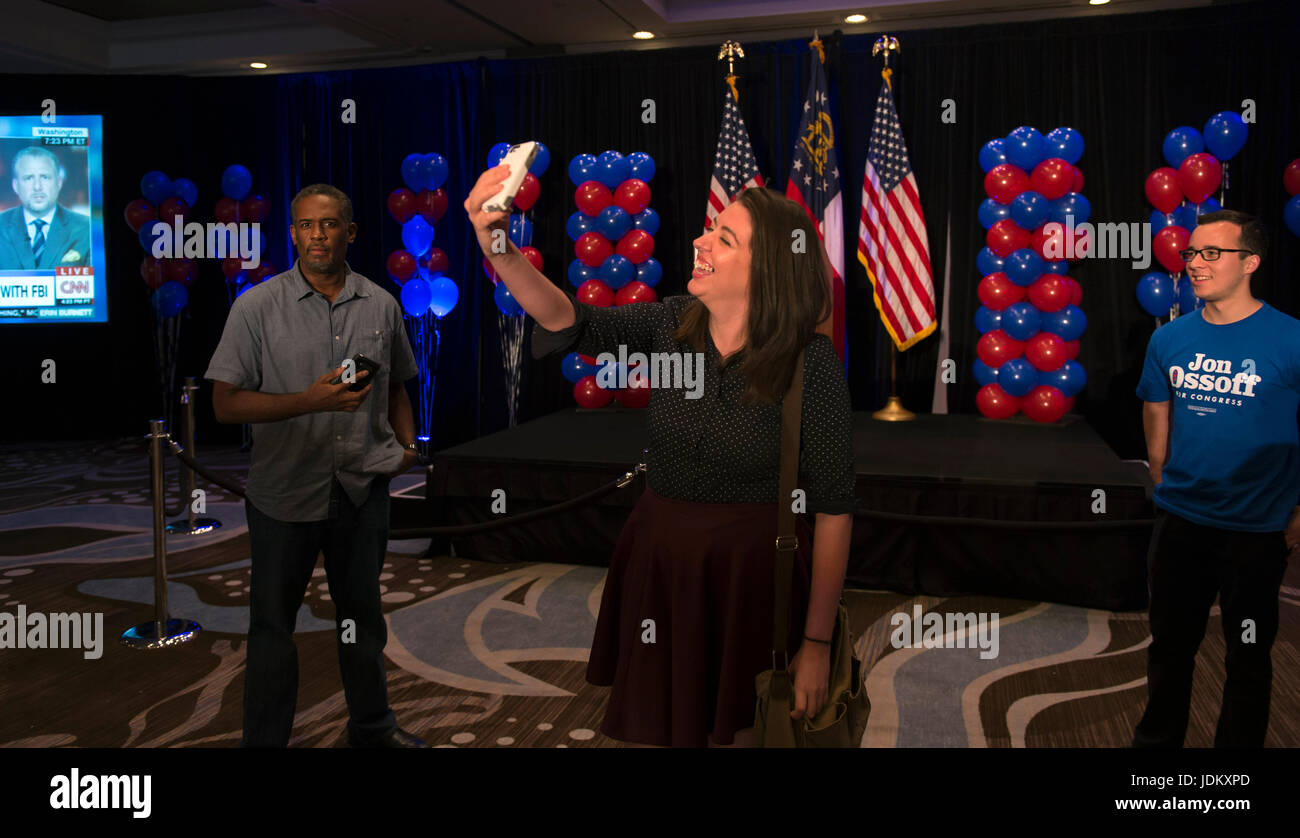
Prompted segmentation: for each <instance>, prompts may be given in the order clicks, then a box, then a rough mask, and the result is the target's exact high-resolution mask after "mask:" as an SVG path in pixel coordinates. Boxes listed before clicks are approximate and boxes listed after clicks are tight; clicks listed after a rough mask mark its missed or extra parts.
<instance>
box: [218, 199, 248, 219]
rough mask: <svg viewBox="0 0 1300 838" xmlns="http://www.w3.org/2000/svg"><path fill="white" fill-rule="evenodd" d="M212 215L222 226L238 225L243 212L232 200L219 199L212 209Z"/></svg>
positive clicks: (237, 203)
mask: <svg viewBox="0 0 1300 838" xmlns="http://www.w3.org/2000/svg"><path fill="white" fill-rule="evenodd" d="M212 215H213V216H214V217H215V218H216V219H217V221H220V222H221V223H222V224H238V223H239V222H241V221H243V220H244V218H243V215H244V213H243V210H241V209H240V208H239V202H238V201H236V200H235V199H234V198H221V199H220V200H218V201H217V204H216V206H214V207H213V208H212Z"/></svg>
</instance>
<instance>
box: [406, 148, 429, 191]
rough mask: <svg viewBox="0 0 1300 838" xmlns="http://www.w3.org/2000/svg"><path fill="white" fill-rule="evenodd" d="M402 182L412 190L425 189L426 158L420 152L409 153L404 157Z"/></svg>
mask: <svg viewBox="0 0 1300 838" xmlns="http://www.w3.org/2000/svg"><path fill="white" fill-rule="evenodd" d="M402 183H405V184H406V188H407V189H409V190H411V191H412V192H420V191H423V189H424V158H423V157H421V156H420V155H418V154H408V155H406V156H405V157H403V158H402Z"/></svg>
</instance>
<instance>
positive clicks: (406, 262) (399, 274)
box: [387, 154, 460, 318]
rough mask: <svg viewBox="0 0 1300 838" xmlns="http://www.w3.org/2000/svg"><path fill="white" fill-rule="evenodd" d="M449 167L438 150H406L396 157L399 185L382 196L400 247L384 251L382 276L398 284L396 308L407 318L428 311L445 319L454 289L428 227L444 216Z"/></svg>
mask: <svg viewBox="0 0 1300 838" xmlns="http://www.w3.org/2000/svg"><path fill="white" fill-rule="evenodd" d="M448 172H449V168H448V166H447V160H446V159H445V158H444V157H443V156H442V155H441V154H408V155H406V158H405V159H404V160H402V182H403V183H405V184H406V186H405V187H403V188H399V189H394V190H393V191H392V192H391V193H389V195H388V214H389V215H391V216H392V217H393V220H394V221H396V222H397V223H398V224H401V225H402V244H403V245H405V249H404V250H394V251H393V252H392V253H390V254H388V262H387V268H388V275H389V276H390V277H391V278H392V280H393V281H394V282H396V283H397V284H398V285H400V286H401V287H402V308H404V309H405V310H406V313H407V314H409V315H411V316H412V317H421V316H423V315H424V314H425V313H426V312H433V315H434V316H435V317H439V318H441V317H446V316H447V314H448V313H450V312H451V310H452V309H453V308H455V307H456V301H457V300H459V299H460V289H459V288H458V287H457V285H456V282H455V281H454V280H452V279H451V278H450V277H448V276H446V275H445V274H446V273H447V271H448V270H450V268H451V264H450V261H449V260H448V258H447V254H446V253H445V252H444V251H443V250H442V249H441V248H438V247H434V246H433V238H434V231H433V225H434V224H437V223H438V222H439V221H441V220H442V217H443V216H444V215H446V214H447V191H446V190H445V189H443V188H442V185H443V184H444V183H446V182H447V175H448Z"/></svg>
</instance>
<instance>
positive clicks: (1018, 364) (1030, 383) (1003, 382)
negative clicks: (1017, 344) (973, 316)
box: [997, 318, 1038, 398]
mask: <svg viewBox="0 0 1300 838" xmlns="http://www.w3.org/2000/svg"><path fill="white" fill-rule="evenodd" d="M1003 322H1006V319H1005V318H1003ZM997 382H998V386H999V387H1001V388H1002V389H1003V390H1005V391H1006V393H1007V395H1010V396H1015V397H1017V398H1019V397H1020V396H1027V395H1029V391H1030V390H1033V389H1034V388H1035V387H1037V386H1038V370H1037V369H1035V368H1034V365H1033V364H1031V363H1029V362H1028V361H1026V360H1025V359H1024V358H1012V359H1011V360H1010V361H1007V362H1006V363H1005V364H1003V365H1002V366H1000V367H998V379H997Z"/></svg>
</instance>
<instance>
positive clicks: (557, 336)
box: [532, 291, 856, 515]
mask: <svg viewBox="0 0 1300 838" xmlns="http://www.w3.org/2000/svg"><path fill="white" fill-rule="evenodd" d="M566 294H568V297H569V300H570V301H571V302H572V304H573V307H574V312H575V317H576V321H575V322H574V324H573V325H572V326H570V327H569V328H567V329H564V330H562V331H559V332H552V331H548V330H547V329H543V328H542V327H541V326H539V325H537V324H534V326H533V337H532V352H533V357H534V358H535V359H541V358H545V357H548V356H552V355H559V354H560V353H567V352H578V353H581V354H583V355H590V356H593V357H594V356H596V355H599V354H600V353H601V352H612V353H614V354H615V355H617V354H618V347H619V345H620V344H623V345H625V346H626V347H627V349H626V352H627V354H628V355H631V354H632V353H634V352H644V353H647V354H648V353H651V352H671V353H692V355H691V357H694V356H693V352H694V350H692V348H691V346H690V344H687V343H678V342H677V341H675V340H673V337H672V334H673V332H674V331H675V330H676V329H677V322H678V317H679V316H680V315H681V313H682V311H683V310H684V309H685V308H686V306H687V304H688V303H690V302H691V300H692V299H693V297H691V296H689V295H682V296H676V297H667V298H665V299H664V300H663V301H662V302H657V303H631V304H629V305H624V306H618V307H612V308H600V307H597V306H591V305H587V304H585V303H580V302H578V301H577V299H576V298H575V297H574V296H573V294H571V293H568V292H567V291H566ZM704 355H705V362H704V367H705V372H704V395H703V396H702V397H700V398H686V393H687V392H689V390H687V389H685V388H680V389H672V388H668V387H663V386H661V387H658V388H655V389H652V390H651V393H650V406H649V408H648V409H649V411H650V416H649V417H648V418H649V422H648V425H649V429H650V443H649V446H648V448H649V454H648V459H647V461H646V466H647V478H648V480H649V483H650V487H651V488H652V489H654V490H655V491H656V492H657V493H659V494H660V495H663V496H664V497H669V498H676V499H678V500H688V501H697V502H700V503H763V502H770V501H774V500H776V497H777V492H778V491H779V489H778V479H779V476H780V463H781V406H780V404H776V405H768V404H741V403H740V395H741V393H742V392H743V390H744V377H743V374H742V371H743V369H744V363H745V353H744V350H743V349H742V350H741V351H740V353H739V354H738V355H737V356H736V357H735V358H734V359H732V360H731V361H730V362H729V363H728V364H727V366H726V367H725V368H723V369H721V370H720V362H721V360H722V358H721V355H720V354H719V352H718V349H717V347H716V346H714V344H713V339H712V337H710V338H709V339H708V341H707V350H706V352H705V353H704ZM801 422H802V427H801V432H800V436H801V438H800V446H799V487H800V488H803V489H804V490H805V491H806V492H807V499H808V507H807V508H808V512H809V513H818V512H822V513H827V514H831V515H837V514H845V513H848V514H851V513H852V512H853V511H854V509H855V507H856V499H855V497H854V482H855V481H854V471H853V438H852V408H851V406H850V402H849V390H848V386H847V385H846V383H845V381H844V367H843V365H842V364H841V363H840V359H839V356H838V355H836V353H835V347H834V346H833V345H832V344H831V341H830V338H828V337H826V336H825V335H822V334H817V335H814V336H813V339H812V341H811V343H809V345H808V349H807V351H806V352H805V355H804V393H803V416H802V419H801Z"/></svg>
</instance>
